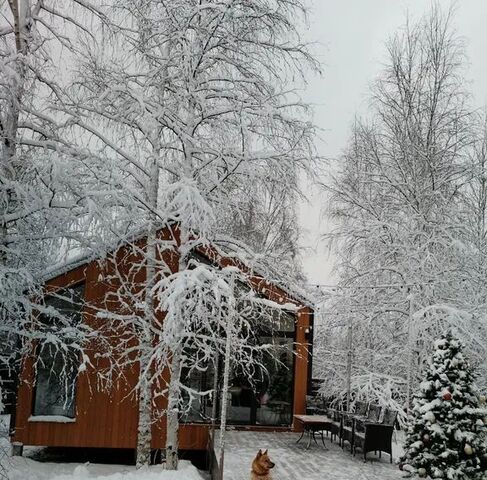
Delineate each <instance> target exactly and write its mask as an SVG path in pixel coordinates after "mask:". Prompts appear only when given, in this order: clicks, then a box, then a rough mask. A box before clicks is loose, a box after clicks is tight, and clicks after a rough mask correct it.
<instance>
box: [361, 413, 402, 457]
mask: <svg viewBox="0 0 487 480" xmlns="http://www.w3.org/2000/svg"><path fill="white" fill-rule="evenodd" d="M396 418H397V412H396V411H394V410H390V409H388V408H386V409H385V410H384V415H383V418H382V422H379V421H375V422H373V421H370V420H366V421H365V422H363V424H362V425H360V422H357V426H356V430H355V432H354V439H353V453H354V455H355V451H356V449H357V448H360V449H361V450H362V452H363V454H364V461H366V460H367V453H368V452H372V451H375V452H377V451H378V452H379V455H381V452H385V453H388V454H389V456H390V462H391V463H392V434H393V433H394V424H395V422H396ZM377 420H378V418H377ZM362 427H363V430H362Z"/></svg>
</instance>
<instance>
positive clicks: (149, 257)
mask: <svg viewBox="0 0 487 480" xmlns="http://www.w3.org/2000/svg"><path fill="white" fill-rule="evenodd" d="M159 154H160V148H159V147H158V146H156V147H154V149H153V158H152V164H151V171H150V179H149V192H148V202H147V203H148V205H150V207H151V209H152V210H150V211H149V225H148V232H147V253H146V282H145V309H144V317H145V325H144V328H143V331H141V332H140V337H141V338H140V342H141V353H140V356H139V371H140V378H139V424H138V429H137V462H136V463H137V467H138V468H140V467H142V466H143V465H149V463H150V452H151V439H152V434H151V423H152V390H151V384H150V376H151V372H150V365H149V358H147V354H146V352H145V345H147V350H149V349H150V348H151V346H152V342H153V341H154V338H153V335H152V329H151V326H152V322H153V321H154V319H155V318H154V299H153V297H152V287H153V286H154V284H155V281H156V262H157V249H156V242H157V224H156V220H157V216H156V211H157V195H158V192H159V165H158V158H159Z"/></svg>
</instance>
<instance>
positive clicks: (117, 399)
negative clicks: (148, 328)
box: [12, 231, 312, 450]
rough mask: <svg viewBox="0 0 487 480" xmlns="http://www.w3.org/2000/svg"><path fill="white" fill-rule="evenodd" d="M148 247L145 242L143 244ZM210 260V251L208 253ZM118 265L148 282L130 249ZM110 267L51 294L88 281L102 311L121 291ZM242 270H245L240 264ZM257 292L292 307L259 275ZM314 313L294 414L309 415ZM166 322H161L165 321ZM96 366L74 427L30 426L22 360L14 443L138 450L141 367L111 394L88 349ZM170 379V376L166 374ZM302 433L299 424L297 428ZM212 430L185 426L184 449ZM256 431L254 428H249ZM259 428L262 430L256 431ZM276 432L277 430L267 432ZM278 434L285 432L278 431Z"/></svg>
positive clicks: (301, 328) (97, 267)
mask: <svg viewBox="0 0 487 480" xmlns="http://www.w3.org/2000/svg"><path fill="white" fill-rule="evenodd" d="M160 236H161V238H163V239H170V238H175V236H176V237H177V232H176V234H175V233H174V231H172V232H167V231H165V232H162V233H161V235H160ZM138 246H139V247H143V242H139V245H138ZM204 253H205V254H207V255H208V250H205V252H204ZM210 253H211V255H208V256H209V258H210V259H212V260H213V261H215V255H214V253H212V252H210ZM114 255H115V258H116V264H117V268H118V270H119V271H121V272H124V273H125V274H126V275H127V276H131V275H134V277H133V279H135V280H136V282H135V283H138V282H140V281H141V280H143V272H141V271H140V270H139V271H138V272H135V273H134V272H133V270H131V269H130V265H133V264H134V262H137V261H140V258H137V255H136V254H134V253H133V252H132V251H129V250H128V249H125V248H119V249H118V250H117V251H116V252H115V253H114ZM163 255H164V257H165V258H164V260H165V261H166V262H167V264H168V265H170V267H171V270H172V271H176V270H177V264H178V262H177V260H178V259H177V257H176V255H175V254H174V252H171V251H166V252H164V253H163ZM216 263H218V264H220V265H222V266H224V265H236V262H235V261H234V260H233V259H228V258H223V259H222V258H221V257H219V258H218V262H216ZM110 265H113V264H111V263H110V262H101V261H96V260H95V261H91V262H90V263H88V264H86V265H82V266H80V267H77V268H75V269H73V270H71V271H70V272H68V273H66V274H63V275H60V276H58V277H56V278H54V279H52V280H50V281H49V282H47V283H46V293H49V292H51V291H55V290H58V289H61V288H66V287H68V286H70V285H74V284H76V283H79V282H82V281H85V299H86V302H87V303H88V304H90V306H92V307H95V308H96V307H100V308H102V307H103V306H104V305H103V304H102V302H104V298H105V294H106V293H107V292H108V291H110V290H112V289H116V288H117V286H118V285H116V284H114V283H113V282H111V283H108V282H106V281H105V280H104V279H105V278H107V275H108V274H109V273H110V269H111V268H114V267H113V266H110ZM238 267H239V268H242V269H243V270H245V269H246V267H245V266H242V265H241V264H238ZM251 282H252V284H253V286H254V288H255V289H256V290H257V291H259V292H260V293H262V294H264V295H265V296H266V297H268V298H269V299H271V300H274V301H276V302H278V303H287V302H290V301H291V302H293V303H294V304H296V305H299V303H298V302H297V301H296V300H294V299H290V298H289V297H288V296H287V295H286V293H284V292H283V291H282V290H281V289H279V288H278V287H276V286H274V285H272V284H270V283H269V282H267V281H265V280H264V279H263V278H261V277H259V276H252V277H251ZM109 308H110V309H114V311H116V309H117V304H116V302H113V303H110V305H109ZM311 313H312V311H311V309H310V308H309V307H302V306H301V308H300V309H299V311H298V313H297V322H296V354H297V356H296V361H295V367H294V375H295V386H294V403H293V405H294V412H293V413H294V414H300V413H305V408H306V406H305V402H306V393H307V390H308V345H307V337H308V335H307V334H306V330H307V329H309V328H310V326H311V325H310V322H311V319H312V315H311ZM84 319H85V320H84V321H85V322H86V323H88V324H89V325H92V326H93V327H97V326H99V325H97V323H98V322H101V320H99V319H97V318H95V316H94V315H93V312H91V311H90V309H89V308H87V309H86V311H85V312H84ZM162 320H163V319H162V318H161V321H162ZM88 353H89V356H90V360H91V362H92V364H93V367H89V368H88V369H87V370H86V372H84V373H83V374H81V375H80V376H79V378H78V381H77V386H76V421H75V422H73V423H54V422H30V421H29V417H30V415H31V412H32V406H33V380H34V378H33V376H34V369H33V360H34V359H33V357H32V356H30V357H27V358H25V359H24V361H23V366H22V372H21V381H20V385H19V390H18V400H17V411H16V422H15V432H14V435H13V438H12V440H13V441H16V442H21V443H23V444H25V445H47V446H64V447H94V448H131V449H133V448H135V447H136V443H137V416H138V405H137V399H136V397H135V395H134V394H133V389H134V386H135V385H136V382H137V374H138V372H137V368H136V367H135V366H134V367H131V368H127V369H126V370H125V372H124V375H123V376H121V377H120V378H119V379H118V380H117V381H116V382H115V383H114V385H113V386H112V387H111V388H110V389H109V390H108V389H106V388H103V387H101V386H99V385H98V378H97V371H99V370H103V368H104V367H106V366H107V365H106V364H105V363H104V362H106V360H103V359H100V358H99V357H97V356H96V355H94V353H96V347H95V346H93V349H92V350H90V349H88ZM166 375H167V373H166ZM157 403H158V404H157V407H158V410H159V411H163V410H164V409H165V407H166V399H165V398H161V397H159V399H158V400H157ZM293 427H294V428H296V429H298V428H299V425H297V424H294V425H293ZM208 428H209V427H208V426H207V425H203V424H183V425H181V427H180V435H179V448H180V449H183V450H191V449H195V450H203V449H206V448H207V445H208ZM246 428H250V429H252V427H246ZM255 428H256V429H259V428H263V427H257V426H256V427H255ZM265 428H267V429H273V428H272V427H265ZM276 429H277V430H279V429H280V428H276ZM165 433H166V419H165V416H161V418H159V419H158V420H157V421H156V422H155V423H154V424H153V426H152V447H153V448H157V449H163V448H164V447H165Z"/></svg>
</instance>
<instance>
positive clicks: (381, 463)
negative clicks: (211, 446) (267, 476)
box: [217, 431, 404, 480]
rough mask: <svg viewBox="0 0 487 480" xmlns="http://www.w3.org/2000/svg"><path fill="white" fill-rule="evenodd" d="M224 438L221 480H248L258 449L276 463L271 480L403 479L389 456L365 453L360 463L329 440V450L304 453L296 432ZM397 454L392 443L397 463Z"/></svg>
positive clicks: (231, 434) (240, 433) (316, 448)
mask: <svg viewBox="0 0 487 480" xmlns="http://www.w3.org/2000/svg"><path fill="white" fill-rule="evenodd" d="M217 438H218V437H217ZM227 438H228V440H227V447H226V451H225V467H224V471H225V480H249V478H250V465H251V463H252V460H253V458H254V457H255V455H256V453H257V451H258V450H259V448H263V449H266V448H268V449H269V455H270V457H271V460H272V461H273V462H275V464H276V467H275V468H274V469H273V471H272V474H273V478H274V479H275V480H398V479H401V478H403V477H404V473H403V472H401V471H400V470H399V469H398V467H397V465H395V464H392V465H391V464H390V463H389V455H387V454H383V455H382V458H381V459H379V457H375V455H374V454H373V453H369V454H368V455H367V458H368V460H367V463H364V461H363V458H362V457H361V456H360V454H359V453H357V456H356V457H353V456H351V455H350V453H349V451H347V450H346V449H345V450H342V449H341V448H340V447H339V446H338V444H336V443H333V444H332V443H330V440H329V439H326V440H325V443H326V446H327V447H328V449H329V450H324V448H323V445H314V444H313V445H311V447H310V449H309V450H306V449H305V446H306V445H305V443H306V442H305V441H304V439H303V440H302V441H301V442H300V444H298V445H296V440H297V439H298V438H299V434H297V433H288V432H273V433H268V432H244V431H231V432H228V437H227ZM399 455H400V447H399V446H398V445H397V443H396V444H395V445H394V452H393V458H394V459H395V460H397V458H398V456H399ZM369 458H370V460H369Z"/></svg>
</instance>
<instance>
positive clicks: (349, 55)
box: [300, 0, 487, 284]
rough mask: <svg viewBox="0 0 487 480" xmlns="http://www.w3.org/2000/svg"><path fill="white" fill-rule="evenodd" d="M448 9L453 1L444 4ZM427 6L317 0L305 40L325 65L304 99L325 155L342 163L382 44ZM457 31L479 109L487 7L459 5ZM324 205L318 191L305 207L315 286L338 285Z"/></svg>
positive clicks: (486, 75) (471, 0)
mask: <svg viewBox="0 0 487 480" xmlns="http://www.w3.org/2000/svg"><path fill="white" fill-rule="evenodd" d="M440 4H441V5H444V7H445V8H448V7H449V5H450V2H449V1H448V0H445V1H440ZM430 5H431V2H430V1H429V0H314V1H313V2H312V7H311V8H312V10H311V15H310V25H309V31H307V32H306V34H305V35H306V38H307V39H308V40H311V41H316V42H319V46H317V47H316V48H315V53H316V55H317V57H318V58H319V60H320V61H321V62H322V63H323V65H324V68H323V75H322V77H314V78H313V77H310V79H309V84H308V87H307V90H306V94H305V98H306V100H308V101H310V102H312V103H313V104H314V110H315V122H316V123H317V125H318V126H319V127H320V128H322V129H323V130H324V132H323V133H322V137H323V141H321V140H320V141H319V143H318V146H319V149H320V153H321V155H323V156H325V157H327V158H331V159H333V158H336V157H337V156H338V155H339V154H340V152H341V150H342V149H343V148H344V147H345V144H346V141H347V137H348V134H349V131H350V125H351V122H352V121H353V117H354V115H355V113H359V114H360V113H361V114H364V113H365V111H366V107H367V94H368V86H369V85H370V83H371V82H372V81H373V80H374V78H375V77H376V75H377V74H378V73H379V72H380V69H381V65H382V64H383V63H384V61H385V59H386V56H385V47H384V42H385V41H386V40H387V38H388V37H389V36H390V35H392V34H393V33H394V32H395V31H396V30H397V29H398V28H400V27H401V26H402V25H403V24H404V21H405V18H406V14H407V13H408V12H409V14H410V16H412V17H414V18H418V17H420V16H421V15H422V14H423V13H425V12H427V11H428V10H429V7H430ZM454 24H455V27H456V29H457V31H458V33H459V34H460V35H462V36H464V37H465V38H466V41H467V54H468V57H469V67H468V70H467V79H468V80H469V81H470V82H471V84H470V91H471V92H472V93H473V95H474V101H475V105H477V106H479V107H480V106H485V105H487V0H458V1H457V2H456V3H455V16H454ZM324 202H325V198H324V196H323V195H321V194H320V193H319V192H318V191H317V190H316V189H313V194H312V195H311V196H310V204H305V205H302V206H301V209H300V210H301V213H300V221H301V225H302V228H303V239H302V243H303V246H304V247H305V254H304V270H305V273H306V274H307V275H308V278H309V280H310V282H311V283H318V284H333V283H335V281H336V280H335V279H334V278H333V275H332V274H331V269H332V267H333V256H332V255H329V254H328V248H327V245H326V243H325V242H323V241H321V240H320V237H321V235H322V234H323V232H325V231H326V230H327V228H328V225H327V221H326V219H322V218H320V208H321V207H323V206H324Z"/></svg>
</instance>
